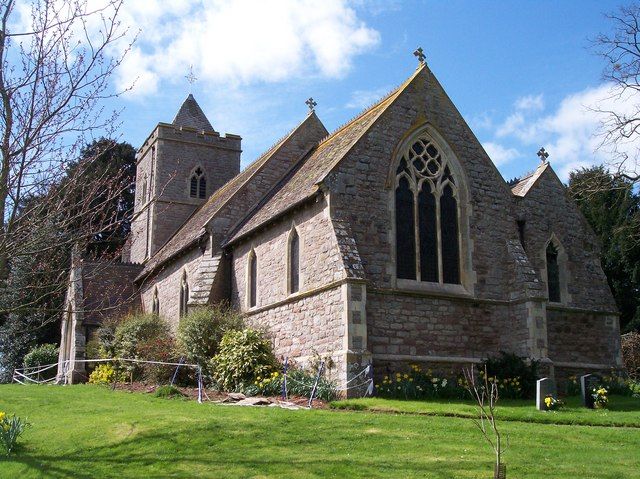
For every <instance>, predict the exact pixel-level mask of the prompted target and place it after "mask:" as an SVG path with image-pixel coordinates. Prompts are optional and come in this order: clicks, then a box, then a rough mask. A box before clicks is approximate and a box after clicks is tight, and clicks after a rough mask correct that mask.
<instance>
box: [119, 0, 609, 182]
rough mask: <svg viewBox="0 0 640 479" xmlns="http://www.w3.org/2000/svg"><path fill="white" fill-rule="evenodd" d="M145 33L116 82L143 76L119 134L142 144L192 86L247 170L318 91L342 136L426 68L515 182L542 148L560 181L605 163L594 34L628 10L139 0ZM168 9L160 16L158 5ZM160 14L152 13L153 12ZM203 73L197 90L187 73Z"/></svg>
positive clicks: (138, 21) (137, 13) (135, 19)
mask: <svg viewBox="0 0 640 479" xmlns="http://www.w3.org/2000/svg"><path fill="white" fill-rule="evenodd" d="M131 5H133V6H130V7H129V9H130V10H129V11H127V12H126V17H125V19H126V20H128V21H130V22H131V24H135V25H138V26H139V27H140V28H141V32H140V36H139V40H138V42H137V43H136V44H135V46H134V50H133V51H132V52H131V54H130V55H129V56H128V57H127V60H126V61H125V64H124V65H123V67H122V69H121V70H120V71H119V72H118V75H117V76H116V78H115V79H114V80H115V81H116V82H117V84H118V85H119V86H123V85H127V84H128V82H131V81H133V80H134V79H136V78H137V81H136V85H135V87H134V89H133V91H132V92H130V93H128V94H126V95H124V96H123V97H121V98H120V99H118V100H117V101H116V102H114V105H113V107H114V108H123V113H122V116H121V120H122V139H124V140H126V141H128V142H130V143H132V144H133V145H134V146H136V147H138V146H139V145H140V144H141V143H142V142H143V141H144V139H145V138H146V136H147V135H148V134H149V133H150V132H151V130H152V129H153V127H154V126H155V124H156V123H157V122H159V121H165V122H170V121H171V120H172V119H173V116H174V114H175V112H176V111H177V109H178V107H179V106H180V104H181V102H182V101H183V100H184V98H185V97H186V95H187V94H188V93H189V92H190V91H191V92H192V93H193V94H194V96H195V97H196V99H197V100H198V102H199V103H200V105H201V106H202V108H203V110H204V111H205V113H206V114H207V116H208V117H209V120H210V121H211V123H212V124H213V126H214V128H215V129H216V130H217V131H220V132H222V133H225V132H229V133H234V134H239V135H241V136H242V137H243V150H244V151H243V155H242V163H243V166H246V164H247V163H248V162H250V161H252V160H253V159H255V158H256V157H257V156H258V155H259V154H260V153H261V152H262V151H263V150H265V149H266V148H268V147H269V146H270V145H271V144H272V143H273V142H275V141H276V140H277V139H278V138H279V137H281V136H282V135H283V134H285V133H286V132H287V130H288V129H290V128H291V127H293V126H294V125H295V124H296V123H298V122H299V121H300V120H301V119H302V118H303V117H304V115H305V114H306V112H307V107H306V105H305V104H304V101H305V100H306V99H307V98H308V97H309V96H313V97H314V98H315V99H316V101H317V102H318V107H317V109H316V110H317V113H318V115H319V117H320V118H321V120H322V121H323V122H324V123H325V125H326V126H327V128H328V129H329V130H330V131H331V130H333V129H334V128H336V127H338V126H339V125H341V124H342V123H344V122H346V121H348V120H349V119H350V118H352V117H353V116H355V115H356V114H357V113H359V112H360V111H361V110H362V109H363V108H365V107H366V106H367V105H368V104H370V103H372V102H374V101H375V100H376V99H377V98H379V97H380V96H382V95H383V94H384V93H386V92H387V91H389V90H390V89H392V88H394V87H395V86H397V85H398V84H399V83H401V82H402V81H403V80H404V79H405V78H406V77H408V76H409V75H410V74H411V73H412V72H413V70H414V68H415V67H416V59H415V57H414V56H413V55H412V52H413V50H414V49H415V48H416V47H417V46H422V48H423V49H424V50H425V53H426V55H427V62H428V64H429V66H430V67H431V69H432V70H433V72H434V73H435V75H436V76H437V77H438V79H439V80H440V82H441V83H442V85H443V86H444V88H445V90H446V91H447V93H448V94H449V96H450V97H451V99H452V100H453V102H454V103H455V104H456V106H457V107H458V109H459V110H460V111H461V113H462V114H463V116H464V117H465V119H466V120H467V122H468V123H469V124H470V126H471V128H472V129H473V131H474V132H475V133H476V135H477V136H478V138H479V139H480V141H481V142H482V143H483V145H484V146H485V148H486V149H487V151H488V152H489V154H490V156H491V157H492V159H493V160H494V162H495V163H496V164H497V165H498V168H499V169H500V171H501V173H502V174H503V176H504V177H505V178H507V179H508V178H511V177H514V176H518V175H521V174H523V173H524V172H526V171H528V170H531V169H533V168H535V166H536V165H537V163H538V161H539V160H538V158H537V157H536V152H537V150H538V148H539V147H540V146H545V147H546V148H547V150H548V151H549V153H550V154H551V157H550V161H551V164H552V166H554V168H555V169H556V170H557V171H558V173H559V174H560V175H561V177H562V178H563V179H566V177H567V174H568V172H569V171H570V170H571V169H573V168H576V167H578V166H585V165H588V164H593V163H600V162H602V160H603V159H605V157H606V155H604V153H603V152H602V151H596V152H595V153H594V150H595V148H596V147H597V145H598V141H597V136H595V134H596V130H597V126H598V119H597V118H596V117H595V116H594V114H593V113H592V112H589V106H592V105H593V104H594V103H597V102H599V101H601V99H602V98H603V97H606V92H607V91H608V86H607V85H605V84H603V82H602V79H601V72H602V68H603V66H604V64H603V60H602V59H601V58H599V57H597V56H596V55H594V53H593V51H592V50H590V49H589V45H590V42H589V39H590V38H593V37H595V36H596V35H597V34H598V33H599V32H603V31H608V30H609V29H610V24H609V23H608V21H607V20H606V19H605V18H604V17H603V13H605V12H608V11H612V10H614V9H616V8H617V6H618V5H619V2H606V1H602V0H600V1H593V0H580V1H569V0H565V1H561V2H560V1H547V0H537V1H517V2H516V1H497V0H493V1H476V0H474V1H470V0H467V1H461V0H453V1H452V0H448V1H435V0H423V1H417V0H416V1H406V2H400V1H377V0H371V1H366V0H360V1H341V0H324V1H315V0H303V1H298V2H293V1H291V0H283V1H271V0H263V1H261V2H255V1H247V2H241V1H236V2H229V1H224V0H216V1H212V2H210V3H208V4H207V8H204V7H203V5H202V3H200V2H198V1H195V0H177V1H175V2H172V4H171V5H172V7H170V8H171V9H170V10H167V9H166V8H165V9H163V8H162V7H161V6H162V5H164V4H163V2H161V1H160V0H138V1H136V2H135V4H131ZM159 7H160V8H159ZM150 12H153V14H152V13H150ZM190 65H193V70H194V73H195V75H196V77H198V80H197V82H196V83H195V84H193V85H190V84H189V83H188V82H187V80H186V79H185V76H186V75H187V73H188V70H189V66H190Z"/></svg>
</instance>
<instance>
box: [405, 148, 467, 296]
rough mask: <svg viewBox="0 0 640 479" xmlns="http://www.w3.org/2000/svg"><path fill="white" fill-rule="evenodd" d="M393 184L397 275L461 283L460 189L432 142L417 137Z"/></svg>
mask: <svg viewBox="0 0 640 479" xmlns="http://www.w3.org/2000/svg"><path fill="white" fill-rule="evenodd" d="M395 185H396V189H395V215H396V276H397V277H398V279H412V280H418V281H425V282H431V283H448V284H460V238H459V236H460V235H459V225H458V194H457V192H458V190H457V186H456V182H455V179H454V178H453V175H452V174H451V168H450V166H449V165H448V164H447V160H446V158H443V157H442V155H441V153H440V151H439V150H438V147H437V146H436V145H435V144H434V143H433V141H432V140H431V139H430V138H428V137H427V136H421V137H419V138H418V139H417V140H416V141H414V142H413V144H412V145H411V146H410V147H409V148H407V150H406V151H405V152H404V153H403V155H402V157H401V159H400V163H399V164H398V168H397V169H396V181H395Z"/></svg>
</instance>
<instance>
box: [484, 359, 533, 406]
mask: <svg viewBox="0 0 640 479" xmlns="http://www.w3.org/2000/svg"><path fill="white" fill-rule="evenodd" d="M538 364H539V363H538V361H536V360H533V359H532V360H531V361H530V363H527V362H526V361H525V360H524V359H522V358H521V357H520V356H518V355H516V354H512V353H507V352H504V351H501V352H500V354H499V356H496V357H493V358H487V359H486V360H485V361H484V362H482V363H480V364H479V365H478V370H479V371H480V374H481V375H482V374H483V373H484V371H485V370H486V371H487V374H488V375H489V377H490V378H496V380H497V381H496V382H497V383H498V386H499V388H500V389H499V392H500V395H501V396H502V397H504V398H508V399H533V398H535V394H536V381H537V380H538Z"/></svg>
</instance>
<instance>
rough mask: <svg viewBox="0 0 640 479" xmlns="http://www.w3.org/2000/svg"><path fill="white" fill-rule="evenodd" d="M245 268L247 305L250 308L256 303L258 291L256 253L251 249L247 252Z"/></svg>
mask: <svg viewBox="0 0 640 479" xmlns="http://www.w3.org/2000/svg"><path fill="white" fill-rule="evenodd" d="M247 269H248V271H247V272H248V275H247V276H248V278H247V279H248V281H247V285H248V287H247V305H248V306H249V307H250V308H253V307H254V306H255V305H256V304H257V301H256V299H257V293H258V258H256V253H255V251H253V250H251V252H250V253H249V264H248V267H247Z"/></svg>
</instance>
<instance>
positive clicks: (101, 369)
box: [89, 363, 124, 384]
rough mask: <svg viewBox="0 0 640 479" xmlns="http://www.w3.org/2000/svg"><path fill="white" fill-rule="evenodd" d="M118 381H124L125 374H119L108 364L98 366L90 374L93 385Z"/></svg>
mask: <svg viewBox="0 0 640 479" xmlns="http://www.w3.org/2000/svg"><path fill="white" fill-rule="evenodd" d="M116 379H117V380H123V379H124V376H123V373H118V371H116V370H115V368H114V367H113V366H112V365H111V364H108V363H102V364H98V366H96V368H95V369H94V370H93V371H92V372H91V374H89V382H90V383H91V384H111V383H113V382H115V381H116Z"/></svg>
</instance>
